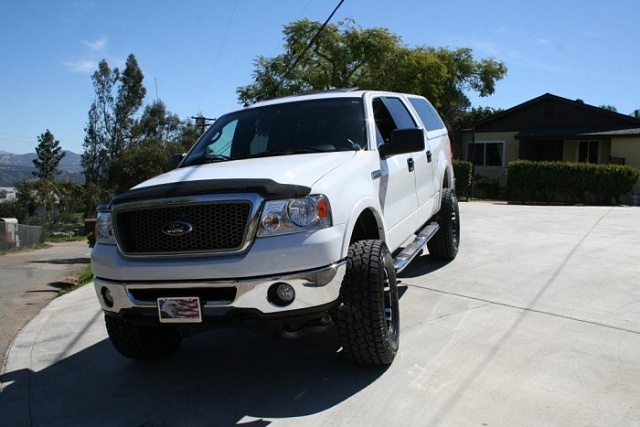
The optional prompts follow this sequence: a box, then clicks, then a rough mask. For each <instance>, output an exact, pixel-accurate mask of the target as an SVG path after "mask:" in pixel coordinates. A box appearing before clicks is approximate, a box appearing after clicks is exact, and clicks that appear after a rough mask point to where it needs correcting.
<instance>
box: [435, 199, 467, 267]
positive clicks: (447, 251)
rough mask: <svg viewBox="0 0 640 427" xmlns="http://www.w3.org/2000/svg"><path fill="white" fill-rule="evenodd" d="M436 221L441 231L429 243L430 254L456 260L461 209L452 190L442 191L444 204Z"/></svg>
mask: <svg viewBox="0 0 640 427" xmlns="http://www.w3.org/2000/svg"><path fill="white" fill-rule="evenodd" d="M436 220H437V222H438V224H439V225H440V229H439V230H438V232H437V233H436V235H435V236H433V238H432V239H431V240H429V242H428V243H427V248H428V249H429V253H430V254H431V255H432V256H433V257H435V258H439V259H447V260H451V259H454V258H455V257H456V255H458V247H459V246H460V209H459V208H458V198H457V197H456V192H455V191H454V190H452V189H451V188H445V189H443V191H442V204H441V206H440V212H438V214H437V215H436Z"/></svg>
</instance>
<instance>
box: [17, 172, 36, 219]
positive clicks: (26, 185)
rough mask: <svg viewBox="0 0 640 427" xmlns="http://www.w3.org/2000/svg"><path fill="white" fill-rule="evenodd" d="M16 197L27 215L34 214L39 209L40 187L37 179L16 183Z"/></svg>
mask: <svg viewBox="0 0 640 427" xmlns="http://www.w3.org/2000/svg"><path fill="white" fill-rule="evenodd" d="M16 199H17V200H18V202H19V203H20V206H22V209H23V210H24V211H25V212H26V217H30V216H34V215H35V214H36V211H37V209H38V188H37V183H36V182H35V181H27V180H22V181H20V182H18V183H17V184H16Z"/></svg>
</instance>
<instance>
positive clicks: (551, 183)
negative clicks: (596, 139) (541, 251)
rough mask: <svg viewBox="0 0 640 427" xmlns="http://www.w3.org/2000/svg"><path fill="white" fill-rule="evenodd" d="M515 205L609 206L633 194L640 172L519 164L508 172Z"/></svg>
mask: <svg viewBox="0 0 640 427" xmlns="http://www.w3.org/2000/svg"><path fill="white" fill-rule="evenodd" d="M508 174H509V175H508V176H509V179H508V189H509V197H510V199H511V200H513V201H521V202H524V203H527V202H545V203H569V204H574V203H584V204H598V205H610V204H612V203H614V202H615V203H619V198H620V196H622V195H624V194H627V193H629V192H631V190H632V189H633V186H634V185H635V184H636V182H638V178H640V169H636V168H634V167H631V166H625V165H596V164H591V163H568V162H532V161H527V160H516V161H514V162H511V163H509V168H508Z"/></svg>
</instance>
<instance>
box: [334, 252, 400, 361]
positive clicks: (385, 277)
mask: <svg viewBox="0 0 640 427" xmlns="http://www.w3.org/2000/svg"><path fill="white" fill-rule="evenodd" d="M340 293H341V297H342V303H341V304H340V307H339V308H338V312H337V313H336V325H337V327H338V334H339V336H340V341H341V343H342V349H343V354H344V355H345V356H346V357H347V358H348V359H349V360H351V361H352V362H354V363H357V364H359V365H388V364H390V363H391V362H392V361H393V359H394V357H395V356H396V353H397V352H398V346H399V342H400V310H399V306H400V304H399V300H398V285H397V281H396V272H395V269H394V267H393V260H392V259H391V254H390V253H389V250H388V249H387V245H386V244H385V243H384V242H382V241H380V240H361V241H358V242H355V243H354V244H352V245H351V247H350V248H349V255H348V258H347V272H346V275H345V278H344V281H343V282H342V288H341V291H340Z"/></svg>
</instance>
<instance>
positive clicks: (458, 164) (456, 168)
mask: <svg viewBox="0 0 640 427" xmlns="http://www.w3.org/2000/svg"><path fill="white" fill-rule="evenodd" d="M453 174H454V175H455V177H456V195H457V196H458V198H460V199H465V200H469V196H470V194H471V183H472V180H473V163H471V162H467V161H465V160H454V161H453Z"/></svg>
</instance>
